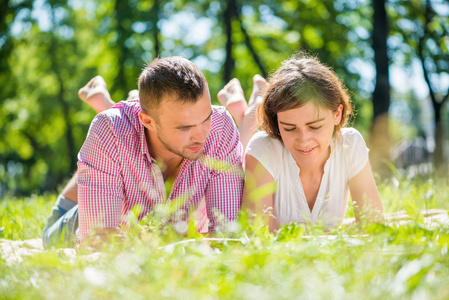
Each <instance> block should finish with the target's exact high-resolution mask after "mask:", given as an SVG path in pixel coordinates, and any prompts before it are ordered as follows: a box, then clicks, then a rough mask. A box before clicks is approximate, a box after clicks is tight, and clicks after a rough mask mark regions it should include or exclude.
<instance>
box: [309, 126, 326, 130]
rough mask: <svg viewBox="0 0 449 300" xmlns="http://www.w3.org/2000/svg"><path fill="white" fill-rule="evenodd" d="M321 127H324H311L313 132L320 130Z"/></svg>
mask: <svg viewBox="0 0 449 300" xmlns="http://www.w3.org/2000/svg"><path fill="white" fill-rule="evenodd" d="M321 127H323V126H317V127H310V129H312V130H318V129H320V128H321Z"/></svg>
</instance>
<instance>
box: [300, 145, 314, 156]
mask: <svg viewBox="0 0 449 300" xmlns="http://www.w3.org/2000/svg"><path fill="white" fill-rule="evenodd" d="M316 148H317V146H315V147H313V148H309V149H306V150H299V149H296V151H298V152H299V153H301V154H302V155H310V154H312V153H313V152H314V151H315V149H316Z"/></svg>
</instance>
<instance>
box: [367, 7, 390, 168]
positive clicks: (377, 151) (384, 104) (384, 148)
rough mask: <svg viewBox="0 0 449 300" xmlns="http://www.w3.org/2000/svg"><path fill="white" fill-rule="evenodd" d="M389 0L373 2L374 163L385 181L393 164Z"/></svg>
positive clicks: (372, 161)
mask: <svg viewBox="0 0 449 300" xmlns="http://www.w3.org/2000/svg"><path fill="white" fill-rule="evenodd" d="M385 2H386V1H385V0H373V9H374V15H373V33H372V43H373V44H372V45H373V50H374V61H375V65H376V86H375V89H374V92H373V95H372V103H373V121H372V127H371V139H370V142H371V145H370V147H371V150H372V151H371V163H372V166H373V169H374V170H375V171H376V172H378V173H379V174H380V175H381V176H382V177H384V176H387V175H388V174H389V173H390V172H389V170H388V167H387V165H386V164H385V162H386V161H389V160H390V138H389V134H388V132H389V128H388V119H389V117H388V108H389V106H390V80H389V73H388V67H389V59H388V54H387V37H388V22H387V13H386V10H385Z"/></svg>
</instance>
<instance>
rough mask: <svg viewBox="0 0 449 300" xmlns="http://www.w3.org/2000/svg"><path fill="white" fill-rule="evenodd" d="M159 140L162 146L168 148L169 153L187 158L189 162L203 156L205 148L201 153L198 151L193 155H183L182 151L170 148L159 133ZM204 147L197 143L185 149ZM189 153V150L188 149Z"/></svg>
mask: <svg viewBox="0 0 449 300" xmlns="http://www.w3.org/2000/svg"><path fill="white" fill-rule="evenodd" d="M157 138H158V139H159V141H160V142H161V144H162V145H164V147H165V148H167V150H168V151H170V152H171V153H173V154H176V155H178V156H181V157H182V158H185V159H187V160H198V159H199V158H200V157H201V156H202V155H203V150H204V148H202V149H201V150H200V151H198V152H197V153H192V154H191V155H189V154H187V153H183V152H181V151H178V150H176V149H174V148H173V147H172V146H170V145H169V144H168V143H167V142H165V141H164V140H163V139H162V137H161V136H160V135H159V132H157ZM200 145H202V144H201V143H195V144H193V145H189V146H188V147H184V148H183V149H186V148H189V147H197V146H200ZM186 151H187V149H186Z"/></svg>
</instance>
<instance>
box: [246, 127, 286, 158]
mask: <svg viewBox="0 0 449 300" xmlns="http://www.w3.org/2000/svg"><path fill="white" fill-rule="evenodd" d="M282 148H283V144H282V143H281V141H279V140H277V139H274V138H272V137H270V136H269V135H268V133H266V132H265V131H259V132H257V133H255V134H254V135H253V136H252V137H251V139H250V141H249V142H248V146H247V147H246V152H247V153H250V154H251V152H265V153H266V152H271V151H278V150H279V149H282Z"/></svg>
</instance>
